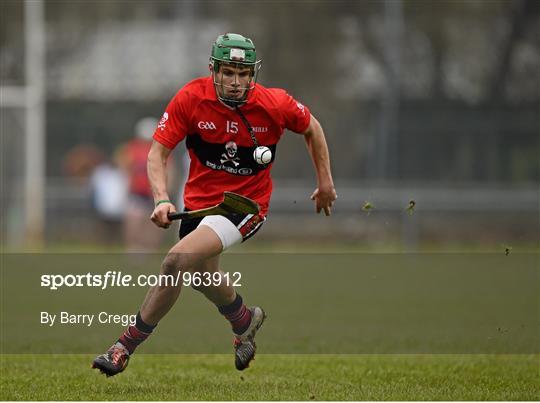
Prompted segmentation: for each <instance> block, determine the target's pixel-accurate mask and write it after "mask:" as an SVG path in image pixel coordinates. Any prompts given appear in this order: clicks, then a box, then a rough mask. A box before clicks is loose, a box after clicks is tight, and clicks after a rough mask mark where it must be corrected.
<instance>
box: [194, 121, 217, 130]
mask: <svg viewBox="0 0 540 403" xmlns="http://www.w3.org/2000/svg"><path fill="white" fill-rule="evenodd" d="M197 127H198V128H199V129H201V130H202V129H205V130H216V125H215V124H214V122H204V121H202V120H201V121H200V122H199V123H197Z"/></svg>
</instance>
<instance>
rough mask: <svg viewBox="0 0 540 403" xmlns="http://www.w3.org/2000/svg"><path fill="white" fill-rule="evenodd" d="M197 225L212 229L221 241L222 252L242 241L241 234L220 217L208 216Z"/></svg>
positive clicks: (229, 222) (230, 223) (231, 224)
mask: <svg viewBox="0 0 540 403" xmlns="http://www.w3.org/2000/svg"><path fill="white" fill-rule="evenodd" d="M199 225H206V226H207V227H210V228H212V230H213V231H214V232H215V233H216V235H217V236H218V237H219V239H221V245H223V250H225V249H227V248H230V247H231V246H233V245H234V244H237V243H239V242H241V241H242V234H241V233H240V230H239V229H238V228H236V226H235V225H234V224H233V223H232V222H231V221H229V219H227V218H225V217H224V216H222V215H209V216H206V217H204V218H203V219H202V221H201V223H200V224H199Z"/></svg>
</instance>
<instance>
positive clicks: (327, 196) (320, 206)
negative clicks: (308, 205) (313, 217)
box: [302, 115, 337, 216]
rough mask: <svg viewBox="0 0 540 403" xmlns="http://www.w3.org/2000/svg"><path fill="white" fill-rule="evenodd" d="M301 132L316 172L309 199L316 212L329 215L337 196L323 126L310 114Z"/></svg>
mask: <svg viewBox="0 0 540 403" xmlns="http://www.w3.org/2000/svg"><path fill="white" fill-rule="evenodd" d="M302 134H303V136H304V139H305V140H306V144H307V148H308V151H309V155H310V156H311V160H312V161H313V166H314V167H315V172H316V174H317V188H316V189H315V191H314V192H313V194H312V195H311V200H314V201H315V209H316V211H317V214H318V213H320V212H321V210H324V214H325V215H327V216H329V215H330V214H331V213H332V205H333V203H334V201H335V200H336V198H337V194H336V190H335V188H334V181H333V180H332V172H331V170H330V154H329V152H328V145H327V144H326V139H325V137H324V131H323V128H322V126H321V124H320V123H319V121H318V120H317V119H316V118H315V116H313V115H311V119H310V121H309V126H308V128H307V129H306V131H305V132H304V133H302Z"/></svg>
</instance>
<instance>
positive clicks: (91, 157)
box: [62, 144, 106, 183]
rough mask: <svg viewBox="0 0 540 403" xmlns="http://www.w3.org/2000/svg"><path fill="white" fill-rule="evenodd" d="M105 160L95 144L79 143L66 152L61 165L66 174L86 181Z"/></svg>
mask: <svg viewBox="0 0 540 403" xmlns="http://www.w3.org/2000/svg"><path fill="white" fill-rule="evenodd" d="M105 160H106V158H105V153H104V152H103V151H102V150H101V149H99V148H98V147H96V146H95V145H93V144H79V145H76V146H75V147H73V148H72V149H70V150H69V151H68V152H67V154H66V156H65V157H64V161H63V164H62V165H63V170H64V173H65V174H66V175H67V176H69V177H71V178H75V179H76V180H77V181H78V182H83V183H86V182H87V181H88V179H89V178H90V176H91V175H92V173H93V172H94V170H95V169H96V167H97V166H99V165H101V164H103V163H104V162H105Z"/></svg>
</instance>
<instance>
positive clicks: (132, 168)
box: [118, 117, 163, 252]
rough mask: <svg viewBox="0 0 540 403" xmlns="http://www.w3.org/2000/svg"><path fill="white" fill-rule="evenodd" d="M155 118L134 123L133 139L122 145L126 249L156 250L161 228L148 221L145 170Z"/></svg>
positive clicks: (150, 199) (149, 203)
mask: <svg viewBox="0 0 540 403" xmlns="http://www.w3.org/2000/svg"><path fill="white" fill-rule="evenodd" d="M157 123H158V122H157V119H155V118H152V117H146V118H143V119H141V120H139V121H138V122H137V124H136V125H135V138H133V139H132V140H130V141H128V142H127V143H126V144H124V145H123V146H121V148H120V150H119V153H118V163H119V165H120V167H121V168H122V170H123V171H124V172H125V174H126V176H127V178H128V199H127V204H126V208H125V215H124V241H125V246H126V249H127V250H128V251H129V252H151V251H155V250H156V249H157V247H158V246H159V244H160V241H161V238H162V235H163V234H162V231H160V230H159V228H157V227H156V226H155V225H153V224H152V222H151V221H150V218H149V217H150V214H151V213H152V211H153V209H154V199H153V197H152V190H151V188H150V182H149V181H148V176H147V173H146V160H147V158H148V152H149V151H150V146H151V145H152V135H153V134H154V131H155V129H156V127H157Z"/></svg>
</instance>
